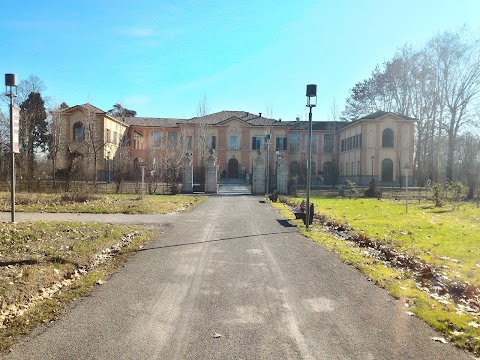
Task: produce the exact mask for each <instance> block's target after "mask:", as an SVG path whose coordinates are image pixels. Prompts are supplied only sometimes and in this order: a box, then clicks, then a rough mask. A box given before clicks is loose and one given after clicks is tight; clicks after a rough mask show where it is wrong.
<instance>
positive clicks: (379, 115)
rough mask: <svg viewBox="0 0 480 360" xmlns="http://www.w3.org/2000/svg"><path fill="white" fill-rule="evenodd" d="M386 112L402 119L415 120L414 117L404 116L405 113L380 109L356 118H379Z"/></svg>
mask: <svg viewBox="0 0 480 360" xmlns="http://www.w3.org/2000/svg"><path fill="white" fill-rule="evenodd" d="M388 114H392V115H395V116H397V117H399V118H401V119H404V120H416V119H414V118H411V117H408V116H405V115H399V114H395V113H393V112H388V111H381V110H379V111H376V112H374V113H372V114H369V115H367V116H364V117H362V118H360V119H358V120H376V119H379V118H381V117H383V116H385V115H388Z"/></svg>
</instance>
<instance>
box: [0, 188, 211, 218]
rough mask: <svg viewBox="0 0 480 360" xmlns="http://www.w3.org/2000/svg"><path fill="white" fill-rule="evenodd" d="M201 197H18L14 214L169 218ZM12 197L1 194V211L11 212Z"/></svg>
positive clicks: (27, 194)
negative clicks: (167, 215)
mask: <svg viewBox="0 0 480 360" xmlns="http://www.w3.org/2000/svg"><path fill="white" fill-rule="evenodd" d="M204 199H205V198H204V197H201V196H191V195H145V196H144V198H143V199H141V197H140V195H129V194H128V195H126V194H108V195H106V194H70V193H67V194H46V193H17V194H16V196H15V211H19V212H55V213H62V212H63V213H94V214H119V213H121V214H169V213H172V212H177V211H181V210H185V209H186V208H188V207H189V206H191V205H193V204H194V203H196V202H199V201H203V200H204ZM10 208H11V203H10V193H8V192H0V211H10Z"/></svg>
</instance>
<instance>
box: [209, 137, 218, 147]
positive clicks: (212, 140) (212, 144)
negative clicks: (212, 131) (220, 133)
mask: <svg viewBox="0 0 480 360" xmlns="http://www.w3.org/2000/svg"><path fill="white" fill-rule="evenodd" d="M207 145H208V147H209V148H210V149H216V148H217V137H216V136H215V135H208V138H207Z"/></svg>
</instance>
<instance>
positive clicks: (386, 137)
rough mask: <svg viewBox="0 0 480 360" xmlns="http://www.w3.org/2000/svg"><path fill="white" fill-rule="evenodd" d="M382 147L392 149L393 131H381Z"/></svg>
mask: <svg viewBox="0 0 480 360" xmlns="http://www.w3.org/2000/svg"><path fill="white" fill-rule="evenodd" d="M382 147H393V130H392V129H385V130H383V134H382Z"/></svg>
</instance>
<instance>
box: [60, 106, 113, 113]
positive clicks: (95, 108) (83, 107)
mask: <svg viewBox="0 0 480 360" xmlns="http://www.w3.org/2000/svg"><path fill="white" fill-rule="evenodd" d="M75 108H81V109H83V110H87V111H89V112H93V113H95V114H106V112H105V111H103V110H102V109H99V108H98V107H96V106H93V105H92V104H89V103H86V104H83V105H75V106H72V107H69V108H68V109H65V110H64V111H70V110H73V109H75Z"/></svg>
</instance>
